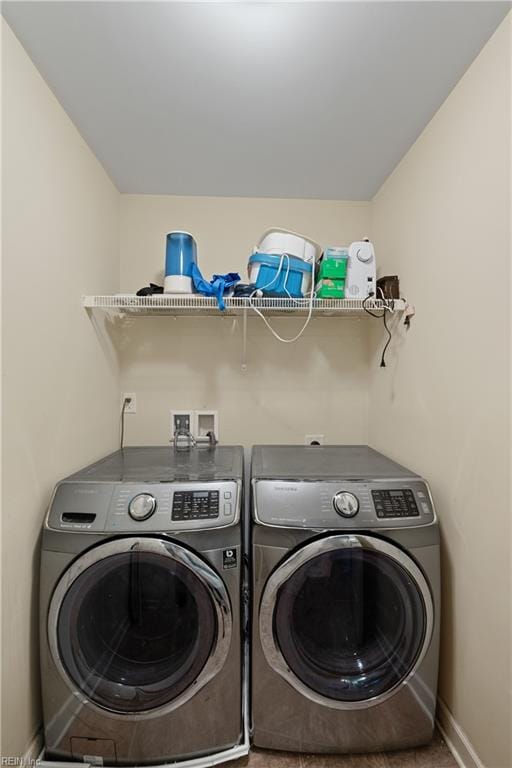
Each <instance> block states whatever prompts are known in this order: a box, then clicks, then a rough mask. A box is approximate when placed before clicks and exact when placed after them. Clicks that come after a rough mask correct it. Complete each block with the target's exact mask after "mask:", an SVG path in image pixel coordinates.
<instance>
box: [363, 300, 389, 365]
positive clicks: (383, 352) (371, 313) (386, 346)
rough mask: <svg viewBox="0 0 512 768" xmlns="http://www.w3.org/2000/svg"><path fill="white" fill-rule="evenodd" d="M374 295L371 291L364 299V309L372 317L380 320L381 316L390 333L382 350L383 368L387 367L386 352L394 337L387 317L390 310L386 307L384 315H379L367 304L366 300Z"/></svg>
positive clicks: (383, 311) (381, 363) (381, 361)
mask: <svg viewBox="0 0 512 768" xmlns="http://www.w3.org/2000/svg"><path fill="white" fill-rule="evenodd" d="M374 295H375V294H374V293H369V294H368V296H366V298H364V299H363V309H364V311H365V312H366V313H367V314H368V315H370V316H371V317H376V318H377V319H378V320H380V318H382V321H383V323H384V328H385V329H386V333H387V334H388V340H387V341H386V343H385V345H384V349H383V350H382V355H381V358H380V367H381V368H385V367H386V352H387V351H388V347H389V345H390V344H391V339H392V338H393V337H392V334H391V331H390V330H389V327H388V322H387V318H386V315H387V312H388V310H387V309H386V308H384V309H383V310H382V315H377V314H376V313H375V312H372V311H371V310H370V309H368V307H367V306H366V302H367V301H368V299H371V298H372V297H373V296H374Z"/></svg>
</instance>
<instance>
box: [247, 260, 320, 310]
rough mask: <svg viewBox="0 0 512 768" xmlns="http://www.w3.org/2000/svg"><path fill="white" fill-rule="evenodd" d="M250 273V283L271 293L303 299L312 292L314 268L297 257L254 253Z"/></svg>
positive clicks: (249, 268)
mask: <svg viewBox="0 0 512 768" xmlns="http://www.w3.org/2000/svg"><path fill="white" fill-rule="evenodd" d="M248 271H249V280H250V282H251V283H254V284H255V285H256V288H259V289H261V290H265V291H267V292H269V293H276V294H279V295H281V296H282V295H287V293H288V294H290V296H291V297H292V298H294V299H302V298H303V297H304V295H305V294H306V293H308V292H309V291H310V290H311V273H312V266H311V264H308V263H307V262H306V261H303V260H302V259H297V258H296V257H295V256H288V255H287V254H273V253H253V255H252V256H251V257H250V258H249V265H248Z"/></svg>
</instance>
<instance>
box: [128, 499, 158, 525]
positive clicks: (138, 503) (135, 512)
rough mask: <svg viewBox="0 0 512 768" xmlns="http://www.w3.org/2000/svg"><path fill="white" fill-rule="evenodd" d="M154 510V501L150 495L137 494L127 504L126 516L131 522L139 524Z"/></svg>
mask: <svg viewBox="0 0 512 768" xmlns="http://www.w3.org/2000/svg"><path fill="white" fill-rule="evenodd" d="M155 509H156V499H155V497H154V496H152V495H151V494H150V493H139V494H137V496H134V497H133V499H132V500H131V501H130V503H129V504H128V514H129V515H130V517H131V518H132V520H136V521H137V522H141V521H142V520H147V519H148V517H151V515H152V514H153V512H154V511H155Z"/></svg>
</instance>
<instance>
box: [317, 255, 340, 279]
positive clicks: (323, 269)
mask: <svg viewBox="0 0 512 768" xmlns="http://www.w3.org/2000/svg"><path fill="white" fill-rule="evenodd" d="M346 276H347V259H346V258H341V259H330V258H327V259H326V258H324V259H322V261H321V262H320V271H319V273H318V277H319V279H320V280H322V279H324V278H330V279H331V280H344V279H345V277H346Z"/></svg>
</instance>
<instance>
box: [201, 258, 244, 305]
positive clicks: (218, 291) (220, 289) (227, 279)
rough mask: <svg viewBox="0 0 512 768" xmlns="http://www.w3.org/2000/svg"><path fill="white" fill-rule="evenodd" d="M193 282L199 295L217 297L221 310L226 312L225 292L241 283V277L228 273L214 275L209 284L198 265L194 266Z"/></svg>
mask: <svg viewBox="0 0 512 768" xmlns="http://www.w3.org/2000/svg"><path fill="white" fill-rule="evenodd" d="M192 282H193V283H194V288H195V289H196V291H197V292H198V293H202V294H203V296H215V298H216V299H217V302H218V304H219V309H220V310H224V309H225V308H226V305H225V303H224V292H225V291H227V290H228V288H231V287H232V286H233V285H235V284H236V283H239V282H240V275H239V274H238V272H228V273H227V275H213V277H212V279H211V280H210V282H208V280H205V279H204V277H203V276H202V274H201V272H200V271H199V267H198V266H197V264H192Z"/></svg>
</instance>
